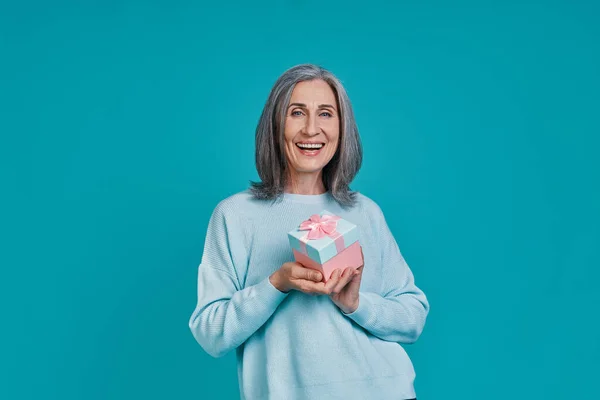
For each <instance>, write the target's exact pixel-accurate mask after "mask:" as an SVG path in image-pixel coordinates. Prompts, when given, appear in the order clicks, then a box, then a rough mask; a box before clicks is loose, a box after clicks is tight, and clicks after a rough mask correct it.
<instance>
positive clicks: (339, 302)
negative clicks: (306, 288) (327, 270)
mask: <svg viewBox="0 0 600 400" xmlns="http://www.w3.org/2000/svg"><path fill="white" fill-rule="evenodd" d="M360 251H361V256H362V248H361V249H360ZM363 260H364V258H363ZM363 262H364V261H363ZM363 268H364V264H363V265H361V266H360V267H358V268H357V269H354V268H351V267H348V268H346V269H344V271H340V270H339V269H336V270H335V271H333V273H332V274H331V277H330V278H329V279H330V280H329V281H328V282H327V284H328V286H329V285H331V286H332V290H331V294H330V295H329V297H330V298H331V300H332V301H333V302H334V303H335V305H336V306H338V307H339V308H340V310H342V311H343V312H344V313H346V314H350V313H353V312H354V311H356V309H357V308H358V302H359V288H360V281H361V278H362V271H363ZM330 281H331V283H330Z"/></svg>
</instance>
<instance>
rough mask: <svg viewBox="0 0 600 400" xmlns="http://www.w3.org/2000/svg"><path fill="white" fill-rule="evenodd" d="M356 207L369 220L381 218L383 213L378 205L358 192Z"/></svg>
mask: <svg viewBox="0 0 600 400" xmlns="http://www.w3.org/2000/svg"><path fill="white" fill-rule="evenodd" d="M356 206H357V207H359V208H360V209H361V211H362V212H364V213H365V214H367V215H368V216H369V217H371V218H377V219H379V218H383V211H382V210H381V207H379V204H377V202H376V201H375V200H373V199H372V198H370V197H368V196H366V195H364V194H362V193H360V192H356Z"/></svg>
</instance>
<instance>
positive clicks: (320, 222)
mask: <svg viewBox="0 0 600 400" xmlns="http://www.w3.org/2000/svg"><path fill="white" fill-rule="evenodd" d="M338 219H340V217H338V216H335V215H323V216H322V217H321V216H320V215H318V214H314V215H311V217H310V219H308V220H306V221H304V222H302V223H301V224H300V228H299V229H300V230H301V231H306V230H307V231H309V232H308V234H307V236H305V237H306V238H307V239H309V240H313V239H321V238H323V237H325V236H334V235H335V234H336V233H337V232H336V230H335V228H336V227H337V220H338Z"/></svg>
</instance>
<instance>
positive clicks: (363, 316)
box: [343, 292, 373, 326]
mask: <svg viewBox="0 0 600 400" xmlns="http://www.w3.org/2000/svg"><path fill="white" fill-rule="evenodd" d="M369 297H370V293H363V292H359V294H358V308H357V309H356V310H354V312H351V313H350V314H346V313H344V312H343V314H344V315H345V316H346V317H348V318H350V319H352V320H353V321H354V322H356V323H357V324H359V325H360V326H365V324H367V323H368V322H369V320H370V319H371V315H372V314H373V313H372V309H373V302H372V300H371V299H370V298H369Z"/></svg>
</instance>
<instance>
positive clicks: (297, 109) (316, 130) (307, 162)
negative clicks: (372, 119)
mask: <svg viewBox="0 0 600 400" xmlns="http://www.w3.org/2000/svg"><path fill="white" fill-rule="evenodd" d="M339 136H340V118H339V114H338V105H337V100H336V96H335V94H334V92H333V90H332V89H331V87H330V86H329V84H328V83H327V82H325V81H322V80H312V81H303V82H299V83H297V84H296V86H295V87H294V91H293V92H292V96H291V98H290V105H289V107H288V109H287V111H286V119H285V153H286V157H287V160H288V165H289V166H290V168H291V171H290V172H291V174H292V178H294V177H295V176H296V177H297V176H298V175H307V174H308V175H312V174H320V173H321V170H322V169H323V167H325V166H326V165H327V163H329V161H330V160H331V159H332V158H333V156H334V154H335V151H336V150H337V147H338V142H339Z"/></svg>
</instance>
